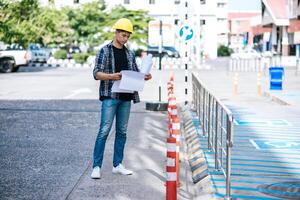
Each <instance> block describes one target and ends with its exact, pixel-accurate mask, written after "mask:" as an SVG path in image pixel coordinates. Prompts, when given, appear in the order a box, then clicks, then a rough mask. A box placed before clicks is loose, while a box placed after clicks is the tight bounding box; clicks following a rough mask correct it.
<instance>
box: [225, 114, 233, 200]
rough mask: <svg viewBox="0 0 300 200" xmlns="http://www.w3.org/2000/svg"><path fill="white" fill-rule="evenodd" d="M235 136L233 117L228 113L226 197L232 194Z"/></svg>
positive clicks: (228, 197)
mask: <svg viewBox="0 0 300 200" xmlns="http://www.w3.org/2000/svg"><path fill="white" fill-rule="evenodd" d="M232 136H233V117H232V115H228V114H227V142H226V156H227V158H226V161H227V162H226V199H230V195H231V190H230V188H231V147H232Z"/></svg>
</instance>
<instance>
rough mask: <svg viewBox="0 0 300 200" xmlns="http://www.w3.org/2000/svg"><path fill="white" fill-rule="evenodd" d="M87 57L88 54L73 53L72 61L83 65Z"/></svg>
mask: <svg viewBox="0 0 300 200" xmlns="http://www.w3.org/2000/svg"><path fill="white" fill-rule="evenodd" d="M88 57H89V54H88V53H74V54H73V59H74V60H75V62H76V63H79V64H83V63H85V62H86V60H87V58H88Z"/></svg>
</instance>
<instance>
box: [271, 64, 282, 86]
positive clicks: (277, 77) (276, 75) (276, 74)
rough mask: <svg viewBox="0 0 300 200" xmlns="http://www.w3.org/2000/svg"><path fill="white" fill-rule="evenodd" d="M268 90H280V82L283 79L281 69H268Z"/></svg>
mask: <svg viewBox="0 0 300 200" xmlns="http://www.w3.org/2000/svg"><path fill="white" fill-rule="evenodd" d="M269 75H270V90H282V81H283V77H284V68H283V67H277V66H276V67H270V68H269Z"/></svg>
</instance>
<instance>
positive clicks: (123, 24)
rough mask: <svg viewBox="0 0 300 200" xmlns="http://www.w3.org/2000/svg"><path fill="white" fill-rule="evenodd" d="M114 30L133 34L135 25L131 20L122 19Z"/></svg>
mask: <svg viewBox="0 0 300 200" xmlns="http://www.w3.org/2000/svg"><path fill="white" fill-rule="evenodd" d="M113 29H115V30H117V29H118V30H123V31H127V32H129V33H132V32H133V25H132V23H131V21H130V20H129V19H126V18H121V19H119V20H118V21H117V22H116V23H115V25H114V26H113Z"/></svg>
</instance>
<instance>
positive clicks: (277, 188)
mask: <svg viewBox="0 0 300 200" xmlns="http://www.w3.org/2000/svg"><path fill="white" fill-rule="evenodd" d="M258 190H259V191H260V192H262V193H264V194H267V195H270V196H274V197H279V198H283V199H298V200H299V199H300V182H292V181H290V182H280V183H274V184H270V185H260V186H258Z"/></svg>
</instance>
